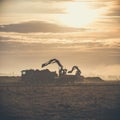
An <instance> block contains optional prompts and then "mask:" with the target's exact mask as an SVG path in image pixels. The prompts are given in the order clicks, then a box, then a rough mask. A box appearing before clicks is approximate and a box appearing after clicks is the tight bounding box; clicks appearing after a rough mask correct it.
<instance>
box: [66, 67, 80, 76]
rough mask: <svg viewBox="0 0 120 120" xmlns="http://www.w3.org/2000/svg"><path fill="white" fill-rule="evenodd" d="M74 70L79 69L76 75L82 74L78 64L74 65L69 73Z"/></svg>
mask: <svg viewBox="0 0 120 120" xmlns="http://www.w3.org/2000/svg"><path fill="white" fill-rule="evenodd" d="M74 70H77V71H76V75H80V74H81V71H80V69H79V68H78V66H73V67H72V70H70V71H68V73H72V72H73V71H74Z"/></svg>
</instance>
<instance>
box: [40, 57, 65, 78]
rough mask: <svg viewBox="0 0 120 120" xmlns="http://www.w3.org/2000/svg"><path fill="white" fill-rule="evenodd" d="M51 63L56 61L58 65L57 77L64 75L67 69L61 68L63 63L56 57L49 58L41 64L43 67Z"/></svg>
mask: <svg viewBox="0 0 120 120" xmlns="http://www.w3.org/2000/svg"><path fill="white" fill-rule="evenodd" d="M53 63H57V64H58V66H59V77H61V76H64V75H66V73H67V69H63V65H62V64H61V63H60V61H59V60H57V59H51V60H49V61H48V62H46V63H43V64H42V68H43V67H45V66H47V65H49V64H53Z"/></svg>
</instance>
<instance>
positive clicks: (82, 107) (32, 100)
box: [0, 82, 120, 120]
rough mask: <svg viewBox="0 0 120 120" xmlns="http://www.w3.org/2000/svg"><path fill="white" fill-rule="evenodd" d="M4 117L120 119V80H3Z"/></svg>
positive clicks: (0, 110)
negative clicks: (53, 82)
mask: <svg viewBox="0 0 120 120" xmlns="http://www.w3.org/2000/svg"><path fill="white" fill-rule="evenodd" d="M0 120H120V84H114V83H102V84H100V83H97V84H94V83H93V84H90V83H83V84H78V85H77V84H76V85H39V84H37V85H32V84H29V85H28V84H21V83H20V82H9V83H8V82H5V83H3V82H2V83H0Z"/></svg>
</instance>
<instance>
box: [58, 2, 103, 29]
mask: <svg viewBox="0 0 120 120" xmlns="http://www.w3.org/2000/svg"><path fill="white" fill-rule="evenodd" d="M100 15H101V9H95V8H93V7H91V4H90V3H88V2H71V3H68V4H66V14H61V15H59V20H60V22H61V23H62V24H64V25H66V26H70V27H76V28H79V27H84V26H86V25H88V24H89V23H92V22H94V21H96V19H98V17H100Z"/></svg>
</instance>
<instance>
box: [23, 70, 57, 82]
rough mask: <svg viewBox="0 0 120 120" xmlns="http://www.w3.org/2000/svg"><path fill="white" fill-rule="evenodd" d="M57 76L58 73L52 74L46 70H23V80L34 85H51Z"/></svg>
mask: <svg viewBox="0 0 120 120" xmlns="http://www.w3.org/2000/svg"><path fill="white" fill-rule="evenodd" d="M56 76H57V73H56V72H51V71H49V70H48V69H45V70H33V69H30V70H22V71H21V78H22V80H24V81H25V82H32V83H35V82H36V83H38V82H40V83H49V82H51V81H54V78H55V77H56Z"/></svg>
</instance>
